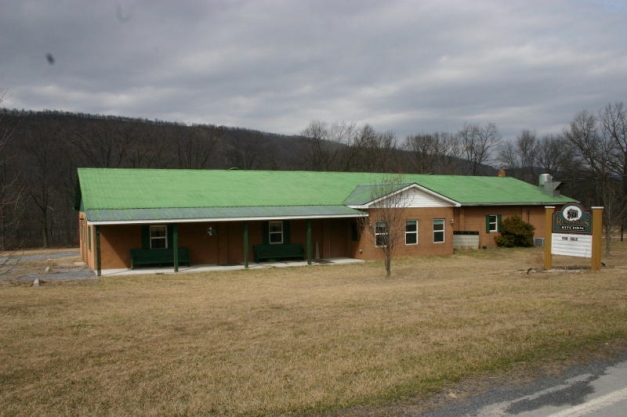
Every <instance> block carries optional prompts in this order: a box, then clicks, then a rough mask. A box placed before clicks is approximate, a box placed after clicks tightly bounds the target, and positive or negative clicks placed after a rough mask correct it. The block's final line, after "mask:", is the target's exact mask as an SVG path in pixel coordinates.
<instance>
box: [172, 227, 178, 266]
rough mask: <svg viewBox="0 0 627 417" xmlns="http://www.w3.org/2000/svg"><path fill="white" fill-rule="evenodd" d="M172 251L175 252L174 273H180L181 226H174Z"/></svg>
mask: <svg viewBox="0 0 627 417" xmlns="http://www.w3.org/2000/svg"><path fill="white" fill-rule="evenodd" d="M172 246H173V248H172V250H173V251H174V259H173V261H174V272H179V225H178V224H176V223H174V224H173V225H172Z"/></svg>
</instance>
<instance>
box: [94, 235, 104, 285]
mask: <svg viewBox="0 0 627 417" xmlns="http://www.w3.org/2000/svg"><path fill="white" fill-rule="evenodd" d="M95 229H96V230H95V231H96V275H97V276H101V275H102V261H101V254H100V226H98V225H96V226H95Z"/></svg>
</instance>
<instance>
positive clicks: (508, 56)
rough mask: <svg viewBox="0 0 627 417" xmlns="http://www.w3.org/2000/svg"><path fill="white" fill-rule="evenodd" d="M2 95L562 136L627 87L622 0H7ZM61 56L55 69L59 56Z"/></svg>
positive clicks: (38, 105)
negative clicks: (576, 119)
mask: <svg viewBox="0 0 627 417" xmlns="http://www.w3.org/2000/svg"><path fill="white" fill-rule="evenodd" d="M0 8H1V10H2V13H0V87H1V88H3V89H7V90H8V91H7V93H6V94H5V103H3V104H4V105H5V106H6V107H9V108H25V109H60V110H67V111H77V112H84V113H100V114H115V115H123V116H129V117H145V118H149V119H163V120H171V121H181V122H187V123H212V124H218V125H230V126H240V127H247V128H252V129H261V130H266V131H271V132H277V133H286V134H292V133H298V132H299V131H300V130H302V129H303V128H304V127H305V126H306V125H307V124H308V123H309V122H310V121H311V120H314V119H321V120H325V121H328V122H333V121H342V120H344V121H355V122H358V123H360V124H362V123H370V124H372V125H373V126H375V128H377V129H379V130H393V131H395V132H396V133H397V135H398V136H400V137H403V136H405V135H407V134H410V133H419V132H431V131H450V132H452V131H456V130H458V129H459V128H460V127H461V126H462V125H463V123H465V122H473V123H474V122H477V123H487V122H493V123H495V124H496V125H497V126H498V127H499V129H500V131H501V132H502V134H503V136H504V137H514V136H516V135H517V134H518V133H519V132H520V131H521V130H522V129H532V130H536V131H538V133H541V134H542V133H552V132H559V131H560V130H561V129H562V128H563V127H564V126H565V125H566V124H567V123H568V122H569V121H570V120H571V119H572V117H573V116H574V115H575V113H576V112H578V111H579V110H581V109H588V110H590V111H597V110H599V109H600V108H602V107H603V106H604V105H605V104H607V103H608V102H615V101H624V100H625V99H626V97H627V94H626V92H627V82H626V81H625V74H626V73H627V71H626V70H627V46H626V43H625V42H624V39H625V38H626V35H627V29H626V28H625V25H624V22H625V20H626V19H625V18H626V17H627V9H626V8H625V7H623V6H622V5H621V4H619V3H618V2H613V1H609V0H607V1H594V0H590V1H551V2H546V1H522V0H521V1H508V2H503V1H498V0H494V1H476V2H468V1H462V0H459V1H437V2H425V1H417V0H416V1H387V0H386V1H385V2H383V1H358V0H353V1H330V0H327V1H324V0H323V1H320V0H309V1H304V0H302V1H294V0H284V1H270V0H268V1H266V0H243V1H217V0H216V1H208V2H207V1H191V0H188V1H177V2H174V1H165V0H161V1H148V0H138V1H132V0H120V1H117V2H108V1H98V2H94V1H87V0H83V1H79V0H66V1H52V0H49V1H46V0H43V1H41V0H21V1H19V2H15V1H11V0H0ZM48 54H50V56H52V57H53V58H54V65H51V64H50V62H49V57H48Z"/></svg>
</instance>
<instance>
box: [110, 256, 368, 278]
mask: <svg viewBox="0 0 627 417" xmlns="http://www.w3.org/2000/svg"><path fill="white" fill-rule="evenodd" d="M362 262H364V261H362V260H360V259H353V258H327V259H318V260H316V261H312V262H311V265H312V266H314V265H340V264H356V263H362ZM297 266H307V261H283V262H263V263H252V262H251V263H249V264H248V269H263V268H291V267H297ZM240 269H245V268H244V264H243V263H241V264H236V265H192V266H179V272H178V273H179V274H186V273H195V272H212V271H236V270H240ZM175 273H177V272H174V268H173V267H171V266H169V267H164V268H137V269H127V268H121V269H103V270H102V276H103V277H107V276H120V275H146V274H159V275H163V274H175Z"/></svg>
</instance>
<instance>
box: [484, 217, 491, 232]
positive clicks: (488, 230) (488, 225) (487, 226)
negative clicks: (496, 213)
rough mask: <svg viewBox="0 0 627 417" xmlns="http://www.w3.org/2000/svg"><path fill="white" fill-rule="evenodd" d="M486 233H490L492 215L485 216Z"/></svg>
mask: <svg viewBox="0 0 627 417" xmlns="http://www.w3.org/2000/svg"><path fill="white" fill-rule="evenodd" d="M485 232H486V233H490V215H489V214H486V216H485Z"/></svg>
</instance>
